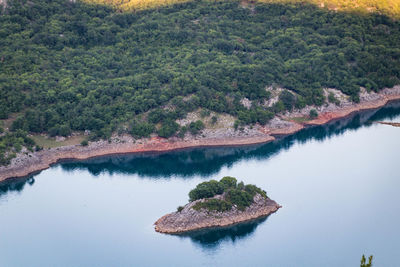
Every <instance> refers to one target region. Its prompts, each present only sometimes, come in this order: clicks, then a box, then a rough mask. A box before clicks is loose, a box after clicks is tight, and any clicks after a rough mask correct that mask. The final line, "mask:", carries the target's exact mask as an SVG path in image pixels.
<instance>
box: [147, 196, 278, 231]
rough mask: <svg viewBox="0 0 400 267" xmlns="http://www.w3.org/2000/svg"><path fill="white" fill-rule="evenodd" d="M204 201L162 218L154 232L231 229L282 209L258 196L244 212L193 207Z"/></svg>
mask: <svg viewBox="0 0 400 267" xmlns="http://www.w3.org/2000/svg"><path fill="white" fill-rule="evenodd" d="M203 200H204V199H201V200H196V201H194V202H190V203H188V204H186V205H185V206H184V208H183V210H182V211H176V212H173V213H169V214H166V215H164V216H162V217H161V218H159V219H158V220H157V221H156V222H155V223H154V230H155V231H156V232H159V233H163V234H183V233H188V232H194V231H199V230H203V229H211V228H212V229H215V228H224V227H231V226H233V225H237V224H242V223H246V222H250V221H254V220H257V219H260V218H264V217H267V216H269V215H271V214H273V213H275V212H277V211H278V210H279V209H280V208H282V206H280V205H279V204H278V203H276V202H275V201H274V200H272V199H270V198H266V199H265V198H264V197H262V196H261V195H259V194H257V195H256V196H255V197H254V203H253V204H251V205H250V206H249V207H247V208H246V209H245V210H243V211H240V210H238V209H236V208H232V210H230V211H225V212H215V211H213V212H209V211H205V210H199V211H196V210H194V209H193V206H194V205H196V203H199V202H201V201H203Z"/></svg>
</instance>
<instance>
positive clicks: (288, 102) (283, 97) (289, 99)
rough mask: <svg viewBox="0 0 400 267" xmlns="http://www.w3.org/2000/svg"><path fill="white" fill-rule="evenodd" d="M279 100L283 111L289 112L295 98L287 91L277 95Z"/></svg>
mask: <svg viewBox="0 0 400 267" xmlns="http://www.w3.org/2000/svg"><path fill="white" fill-rule="evenodd" d="M279 100H280V101H282V103H283V105H284V106H285V109H287V110H289V111H291V110H292V109H293V107H294V105H295V103H296V98H295V96H294V95H293V94H292V93H291V92H289V91H288V90H283V91H282V93H281V94H280V95H279Z"/></svg>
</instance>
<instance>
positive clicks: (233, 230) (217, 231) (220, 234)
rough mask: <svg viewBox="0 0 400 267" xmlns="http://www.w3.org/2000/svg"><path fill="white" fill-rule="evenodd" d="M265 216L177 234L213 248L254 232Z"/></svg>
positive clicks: (197, 243)
mask: <svg viewBox="0 0 400 267" xmlns="http://www.w3.org/2000/svg"><path fill="white" fill-rule="evenodd" d="M266 220H267V217H264V218H260V219H257V220H254V221H251V222H247V223H242V224H237V225H233V226H230V227H223V228H214V229H204V230H199V231H195V232H190V233H186V234H179V235H178V236H180V237H182V238H188V237H189V238H190V239H191V240H192V242H193V243H195V244H196V245H199V246H201V247H202V248H203V249H211V250H213V249H215V248H216V247H218V246H219V245H220V244H221V243H223V242H232V243H235V242H236V241H239V240H241V239H243V238H246V237H248V236H251V235H253V234H254V231H255V230H256V228H257V226H258V225H259V224H261V223H262V222H264V221H266Z"/></svg>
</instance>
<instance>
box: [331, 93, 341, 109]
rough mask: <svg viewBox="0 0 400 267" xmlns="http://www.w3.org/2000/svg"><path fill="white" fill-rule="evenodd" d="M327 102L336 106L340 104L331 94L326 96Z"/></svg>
mask: <svg viewBox="0 0 400 267" xmlns="http://www.w3.org/2000/svg"><path fill="white" fill-rule="evenodd" d="M328 101H329V103H333V104H335V105H336V106H338V105H339V104H340V101H339V100H338V99H337V98H336V97H335V95H334V94H333V93H332V92H330V93H329V95H328Z"/></svg>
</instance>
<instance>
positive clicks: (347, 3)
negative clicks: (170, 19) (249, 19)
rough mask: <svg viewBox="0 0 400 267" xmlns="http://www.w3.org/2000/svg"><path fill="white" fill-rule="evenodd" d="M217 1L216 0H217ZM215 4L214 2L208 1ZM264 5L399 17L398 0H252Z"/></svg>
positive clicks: (136, 5) (137, 5)
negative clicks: (306, 6)
mask: <svg viewBox="0 0 400 267" xmlns="http://www.w3.org/2000/svg"><path fill="white" fill-rule="evenodd" d="M84 1H86V2H88V3H97V4H106V5H111V6H114V7H116V8H118V9H121V10H140V9H147V8H155V7H159V6H164V5H171V4H176V3H183V2H188V1H192V0H84ZM217 1H218V0H217ZM210 2H215V1H210ZM249 2H253V3H255V2H264V3H292V4H295V3H308V4H314V5H316V6H319V7H322V8H328V9H331V10H342V11H357V12H363V13H365V12H378V13H381V14H386V15H390V16H394V17H399V15H400V1H398V0H253V1H249Z"/></svg>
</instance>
